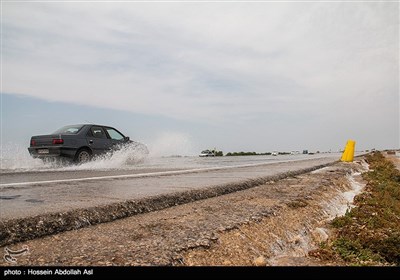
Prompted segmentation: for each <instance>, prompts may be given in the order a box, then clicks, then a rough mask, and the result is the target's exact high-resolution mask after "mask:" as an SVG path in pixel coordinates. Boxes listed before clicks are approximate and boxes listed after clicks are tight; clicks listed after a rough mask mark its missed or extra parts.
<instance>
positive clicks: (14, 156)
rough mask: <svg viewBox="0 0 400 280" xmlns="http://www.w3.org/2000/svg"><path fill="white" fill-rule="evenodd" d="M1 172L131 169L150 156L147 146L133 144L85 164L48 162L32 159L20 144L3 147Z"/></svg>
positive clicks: (58, 161) (62, 161) (48, 160)
mask: <svg viewBox="0 0 400 280" xmlns="http://www.w3.org/2000/svg"><path fill="white" fill-rule="evenodd" d="M1 148H2V158H1V172H2V173H10V172H29V171H50V170H51V171H68V170H103V169H129V168H133V167H134V166H135V165H136V164H139V163H141V162H143V161H144V160H145V159H146V157H147V156H148V154H149V151H148V149H147V147H146V145H144V144H142V143H139V142H133V143H129V144H124V145H119V146H117V147H116V148H115V149H114V150H113V151H110V152H107V153H105V154H103V155H101V156H97V157H95V158H93V160H92V161H90V162H86V163H83V164H79V165H77V164H74V163H72V162H71V161H66V160H59V159H57V158H49V159H46V160H41V159H35V158H32V157H31V156H30V154H29V152H28V150H27V147H23V146H21V145H18V144H12V143H8V144H7V145H2V147H1Z"/></svg>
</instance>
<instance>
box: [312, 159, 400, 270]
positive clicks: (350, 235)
mask: <svg viewBox="0 0 400 280" xmlns="http://www.w3.org/2000/svg"><path fill="white" fill-rule="evenodd" d="M366 160H367V162H368V163H369V166H370V171H369V172H366V173H364V174H363V178H364V179H365V180H366V181H367V185H366V188H365V191H364V192H363V193H362V194H360V195H358V196H356V197H355V199H354V203H355V205H356V207H355V208H353V209H351V210H350V211H347V212H346V214H345V215H344V216H343V217H338V218H335V219H334V220H333V221H332V226H333V227H334V228H335V229H336V237H335V239H334V240H333V241H331V242H329V244H323V246H321V248H320V249H318V250H316V251H314V252H312V253H310V255H318V256H320V257H321V256H330V257H332V256H336V257H339V258H340V259H341V260H343V261H344V262H345V263H347V264H350V265H386V264H389V265H400V171H399V170H398V169H396V168H395V166H394V164H393V163H392V162H391V161H389V160H388V159H386V158H385V157H384V156H383V155H382V154H381V153H379V152H375V153H373V154H370V155H368V156H367V158H366ZM318 251H319V252H318Z"/></svg>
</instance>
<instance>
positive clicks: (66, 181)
mask: <svg viewBox="0 0 400 280" xmlns="http://www.w3.org/2000/svg"><path fill="white" fill-rule="evenodd" d="M279 162H283V161H279ZM271 163H278V162H277V161H274V162H271ZM271 163H265V162H264V163H254V164H245V165H237V166H221V167H208V168H195V169H186V170H175V171H161V172H152V173H140V174H126V175H110V176H99V177H87V178H72V179H60V180H48V181H34V182H20V183H7V184H0V188H3V187H11V186H26V185H39V184H52V183H68V182H82V181H95V180H103V179H122V178H144V177H156V176H168V175H180V174H187V173H196V172H207V171H216V170H225V169H232V168H241V167H253V166H262V165H268V164H271Z"/></svg>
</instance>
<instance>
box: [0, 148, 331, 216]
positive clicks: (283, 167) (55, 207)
mask: <svg viewBox="0 0 400 280" xmlns="http://www.w3.org/2000/svg"><path fill="white" fill-rule="evenodd" d="M338 159H339V158H338V157H337V156H333V155H330V154H327V155H326V156H324V155H321V156H319V157H314V158H308V159H303V158H300V159H290V160H286V161H285V160H282V161H271V162H268V163H266V162H254V163H252V162H251V161H250V162H246V164H242V165H236V166H214V167H197V168H189V169H185V168H182V167H181V168H165V167H164V168H147V169H146V168H142V169H137V170H136V169H135V170H105V171H104V170H103V171H98V170H97V171H96V170H94V171H93V170H86V171H85V170H75V171H41V172H21V173H18V172H15V173H4V174H1V175H0V176H1V177H0V179H1V183H0V220H7V219H14V218H24V217H29V216H33V215H38V214H44V213H53V212H61V211H68V210H73V209H77V208H87V207H92V206H99V205H104V204H109V203H113V202H121V201H125V200H134V199H139V198H145V197H149V196H154V195H159V194H168V193H173V192H179V191H186V190H191V189H200V188H205V187H209V186H214V185H221V184H227V183H233V182H238V181H244V180H247V179H255V178H260V177H266V176H272V175H277V174H280V173H284V172H288V171H295V170H299V169H303V168H309V167H313V166H317V165H321V164H327V163H332V162H334V161H337V160H338Z"/></svg>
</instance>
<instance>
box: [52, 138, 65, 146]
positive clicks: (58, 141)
mask: <svg viewBox="0 0 400 280" xmlns="http://www.w3.org/2000/svg"><path fill="white" fill-rule="evenodd" d="M57 144H64V140H63V139H53V145H57Z"/></svg>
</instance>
